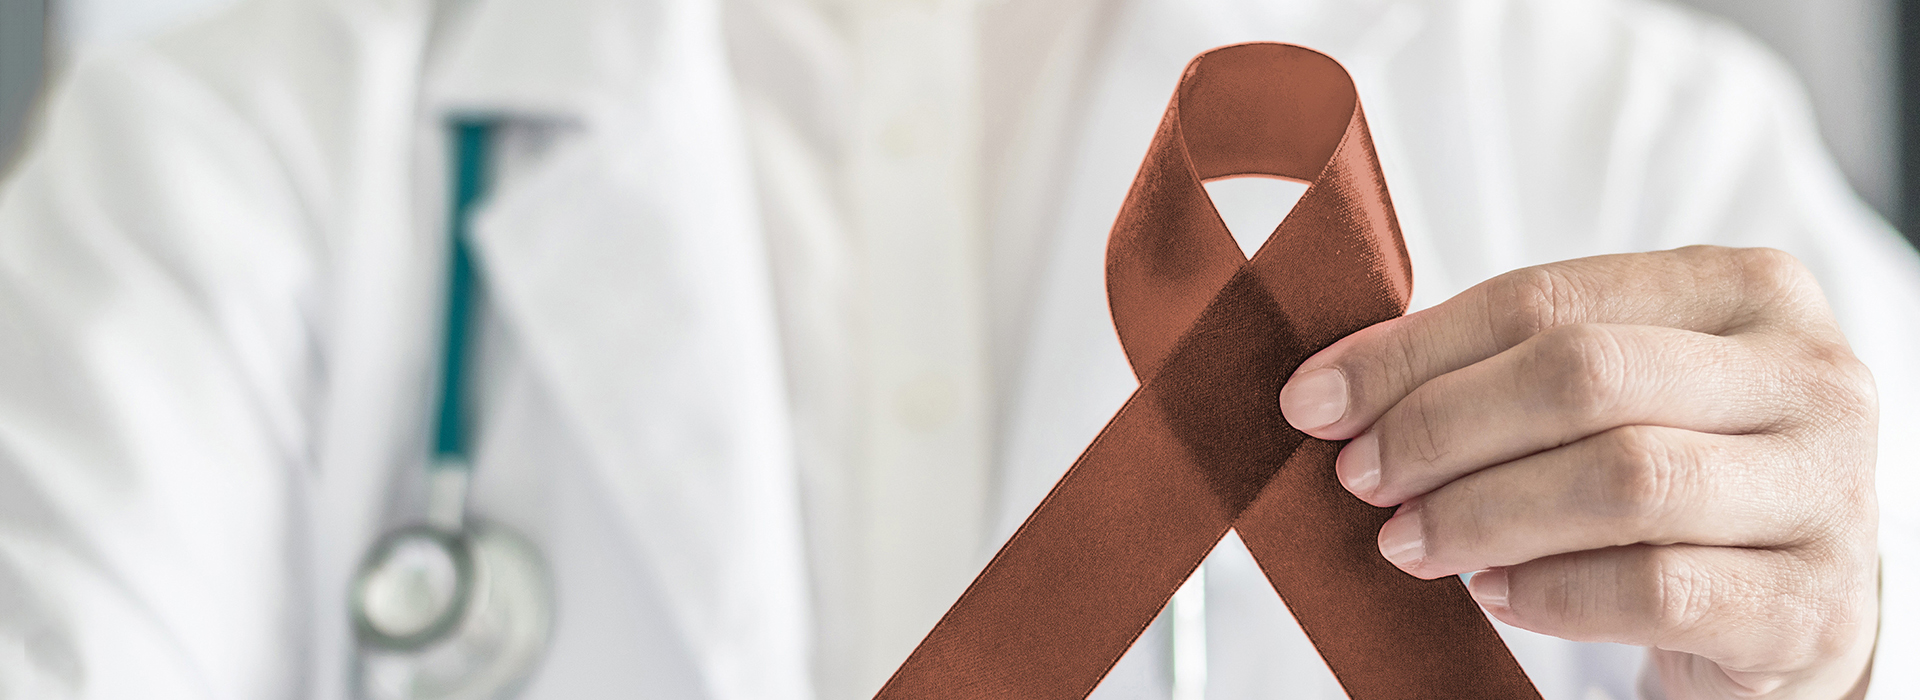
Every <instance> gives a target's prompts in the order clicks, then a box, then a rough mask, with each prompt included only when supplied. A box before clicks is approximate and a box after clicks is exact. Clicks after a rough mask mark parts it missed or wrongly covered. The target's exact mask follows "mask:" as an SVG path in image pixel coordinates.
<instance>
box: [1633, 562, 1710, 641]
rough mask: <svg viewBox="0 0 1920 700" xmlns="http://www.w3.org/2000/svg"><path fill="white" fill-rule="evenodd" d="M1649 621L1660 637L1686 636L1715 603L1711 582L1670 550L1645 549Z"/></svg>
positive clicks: (1700, 622) (1697, 568)
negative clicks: (1646, 551)
mask: <svg viewBox="0 0 1920 700" xmlns="http://www.w3.org/2000/svg"><path fill="white" fill-rule="evenodd" d="M1648 552H1649V555H1648V557H1647V564H1648V566H1647V572H1648V578H1649V580H1648V582H1647V585H1648V588H1649V590H1650V591H1651V593H1650V595H1649V597H1648V610H1647V611H1646V612H1647V615H1648V618H1649V619H1650V620H1651V621H1652V623H1653V625H1654V628H1655V629H1656V630H1658V634H1659V635H1660V636H1661V637H1673V636H1680V635H1687V634H1689V633H1691V632H1692V631H1693V630H1695V629H1697V628H1699V627H1700V625H1701V624H1702V622H1703V621H1705V620H1706V619H1707V616H1708V613H1709V611H1711V610H1712V609H1713V606H1714V604H1715V599H1714V597H1715V591H1714V587H1713V580H1712V578H1711V577H1709V576H1707V575H1706V574H1705V573H1704V572H1703V571H1701V569H1700V568H1699V567H1698V566H1696V565H1694V563H1693V562H1692V561H1690V560H1689V559H1688V558H1687V557H1685V556H1682V555H1680V554H1679V553H1678V552H1677V551H1676V550H1673V549H1670V548H1654V549H1650V550H1648Z"/></svg>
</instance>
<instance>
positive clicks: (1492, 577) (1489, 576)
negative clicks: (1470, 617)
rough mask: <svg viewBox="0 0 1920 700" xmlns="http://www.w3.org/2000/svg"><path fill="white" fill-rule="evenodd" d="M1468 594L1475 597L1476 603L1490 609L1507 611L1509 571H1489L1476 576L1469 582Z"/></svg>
mask: <svg viewBox="0 0 1920 700" xmlns="http://www.w3.org/2000/svg"><path fill="white" fill-rule="evenodd" d="M1467 593H1470V594H1472V595H1473V599H1474V601H1475V602H1478V603H1479V604H1480V605H1481V606H1482V607H1485V608H1489V609H1499V610H1506V609H1507V570H1506V569H1487V570H1486V571H1482V572H1480V573H1477V574H1474V575H1473V578H1472V579H1471V580H1469V581H1467Z"/></svg>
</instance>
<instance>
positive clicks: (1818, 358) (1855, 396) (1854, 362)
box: [1807, 342, 1880, 418]
mask: <svg viewBox="0 0 1920 700" xmlns="http://www.w3.org/2000/svg"><path fill="white" fill-rule="evenodd" d="M1807 355H1808V360H1809V363H1810V364H1812V365H1813V367H1814V370H1815V371H1814V372H1811V373H1810V375H1811V376H1814V377H1817V378H1818V384H1817V388H1816V389H1815V390H1816V391H1817V392H1819V393H1820V394H1821V395H1822V396H1823V398H1825V399H1826V401H1827V402H1828V403H1831V404H1833V405H1834V407H1835V408H1836V409H1839V410H1840V411H1842V412H1843V413H1845V414H1849V415H1854V416H1857V417H1863V418H1870V417H1872V416H1873V415H1874V414H1875V413H1877V412H1878V408H1879V401H1880V399H1879V390H1878V389H1877V388H1876V387H1875V385H1874V380H1873V370H1872V369H1870V368H1868V367H1867V363H1865V362H1861V361H1860V358H1859V357H1858V356H1856V355H1854V354H1853V350H1852V349H1850V348H1848V347H1847V346H1846V344H1845V343H1841V342H1820V343H1815V344H1814V345H1813V347H1811V348H1809V349H1808V351H1807Z"/></svg>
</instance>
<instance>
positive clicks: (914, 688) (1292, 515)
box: [878, 43, 1539, 700]
mask: <svg viewBox="0 0 1920 700" xmlns="http://www.w3.org/2000/svg"><path fill="white" fill-rule="evenodd" d="M1239 175H1261V176H1271V177H1286V178H1294V179H1301V180H1309V181H1310V184H1309V186H1308V188H1307V191H1306V193H1305V194H1303V195H1302V196H1301V198H1300V201H1299V202H1298V203H1296V204H1295V206H1294V209H1293V211H1292V212H1291V213H1289V214H1288V216H1287V218H1286V219H1285V220H1284V221H1282V222H1281V223H1280V225H1279V226H1278V227H1277V228H1276V229H1275V231H1274V233H1273V234H1272V235H1271V236H1270V237H1269V238H1268V239H1267V242H1266V243H1265V244H1264V245H1263V246H1262V247H1261V249H1260V250H1259V251H1258V252H1256V253H1255V254H1254V256H1253V258H1252V259H1251V260H1249V259H1248V258H1247V257H1246V256H1245V255H1243V254H1242V253H1241V252H1240V249H1239V246H1238V245H1237V244H1235V243H1234V241H1233V237H1232V235H1231V234H1230V233H1228V231H1227V229H1226V226H1225V224H1224V223H1222V222H1221V220H1220V217H1219V215H1218V214H1217V213H1216V212H1215V211H1214V209H1213V206H1212V203H1211V201H1210V200H1209V199H1208V198H1207V194H1206V190H1205V189H1204V188H1203V187H1202V185H1201V183H1202V182H1203V181H1205V180H1206V179H1210V178H1216V177H1230V176H1239ZM1411 289H1412V278H1411V273H1410V268H1409V267H1408V264H1407V259H1406V249H1405V246H1404V245H1403V244H1402V243H1401V240H1400V233H1399V229H1398V224H1397V223H1396V222H1395V220H1394V217H1393V209H1392V203H1391V202H1390V200H1389V199H1388V197H1387V191H1386V187H1385V184H1384V179H1383V178H1382V177H1381V174H1380V169H1379V165H1378V161H1377V160H1376V158H1375V156H1374V152H1373V144H1372V141H1371V139H1370V137H1369V136H1368V134H1367V129H1366V120H1365V117H1364V116H1363V115H1362V114H1361V110H1360V106H1359V100H1358V97H1357V96H1356V92H1355V90H1354V88H1353V83H1352V81H1351V79H1350V78H1348V76H1347V74H1346V72H1345V70H1343V69H1342V68H1340V65H1339V64H1338V63H1336V62H1335V61H1334V60H1333V59H1331V58H1328V57H1327V56H1325V55H1322V54H1319V53H1317V52H1314V51H1311V50H1308V49H1304V48H1300V47H1297V46H1289V45H1285V44H1270V43H1260V44H1240V45H1235V46H1228V47H1223V48H1219V49H1215V50H1212V51H1209V52H1207V53H1204V54H1201V55H1200V56H1199V57H1197V58H1195V59H1194V60H1193V62H1192V63H1191V64H1189V65H1188V68H1187V71H1186V74H1185V75H1184V76H1183V77H1182V78H1181V83H1180V87H1179V88H1178V90H1176V92H1175V94H1174V98H1173V100H1172V102H1171V103H1170V104H1169V105H1168V107H1167V113H1166V116H1165V117H1164V118H1163V119H1162V121H1161V125H1160V129H1159V131H1158V132H1157V133H1156V134H1155V136H1154V140H1153V143H1152V144H1151V145H1150V146H1149V148H1148V152H1147V157H1146V160H1145V162H1143V163H1142V165H1141V168H1140V173H1139V175H1138V176H1137V177H1136V179H1135V181H1134V186H1133V189H1132V191H1131V192H1129V194H1128V196H1127V200H1126V203H1125V204H1124V205H1123V206H1122V208H1121V211H1120V214H1119V216H1118V217H1117V219H1116V221H1115V223H1114V228H1113V231H1112V233H1111V234H1110V237H1109V239H1108V248H1107V294H1108V304H1109V306H1110V308H1111V310H1112V313H1113V321H1114V327H1115V329H1116V331H1117V332H1118V334H1119V336H1120V341H1121V344H1122V346H1123V347H1124V349H1125V350H1126V353H1127V358H1128V361H1129V362H1130V363H1132V365H1133V369H1134V373H1135V376H1137V377H1139V379H1140V381H1141V386H1140V389H1139V390H1138V391H1136V392H1135V393H1134V395H1133V396H1132V397H1131V398H1129V399H1128V401H1127V403H1126V405H1125V406H1123V407H1121V409H1120V411H1119V413H1117V414H1116V415H1115V416H1114V418H1113V420H1112V421H1111V422H1109V423H1108V424H1107V426H1106V428H1105V429H1103V430H1102V431H1101V432H1100V435H1099V436H1098V437H1096V438H1094V441H1093V443H1092V444H1091V445H1089V446H1088V447H1087V450H1086V452H1084V453H1082V454H1081V456H1080V459H1079V460H1077V461H1076V462H1075V463H1074V465H1073V467H1072V468H1071V469H1069V470H1068V471H1067V474H1066V476H1064V477H1062V478H1061V480H1060V483H1059V484H1057V485H1056V486H1055V487H1054V489H1053V491H1052V492H1051V493H1049V494H1048V495H1047V498H1046V499H1045V500H1044V501H1042V502H1041V504H1040V506H1039V507H1038V508H1036V509H1035V510H1034V512H1033V514H1032V515H1031V516H1029V518H1028V519H1027V521H1026V523H1025V524H1023V525H1022V526H1021V527H1020V529H1019V531H1017V532H1015V533H1014V535H1013V537H1012V538H1011V539H1009V540H1008V542H1007V544H1006V545H1005V546H1004V547H1002V548H1001V550H1000V552H999V554H998V555H996V556H995V557H994V559H993V561H992V562H991V563H989V564H988V565H987V568H986V569H985V570H984V571H982V572H981V573H980V576H979V577H978V578H976V579H975V580H974V582H973V585H972V586H971V587H969V588H968V589H967V591H966V593H965V594H963V595H962V596H961V598H960V600H959V602H957V603H955V604H954V606H953V608H952V609H951V610H949V611H948V612H947V615H946V616H945V617H944V618H942V619H941V620H940V623H939V624H938V625H936V626H935V627H934V629H933V631H932V632H931V633H929V634H928V635H927V638H926V640H925V641H923V642H922V643H921V645H920V647H919V648H917V649H915V650H914V652H913V654H912V655H911V656H910V657H908V659H907V661H906V663H904V664H903V665H902V666H901V667H900V670H899V671H898V672H896V673H895V674H894V676H893V678H892V679H891V680H890V681H889V682H888V683H887V685H886V687H884V688H882V689H881V691H880V693H879V695H878V698H880V699H883V700H906V699H920V698H1021V699H1033V700H1055V699H1057V700H1072V699H1075V698H1084V697H1086V695H1087V694H1088V693H1090V692H1092V691H1093V688H1094V686H1095V685H1097V684H1098V683H1099V681H1100V679H1101V677H1102V676H1104V675H1105V674H1106V672H1107V670H1108V669H1110V668H1112V666H1113V664H1114V663H1115V662H1117V661H1118V660H1119V658H1120V655H1121V654H1122V653H1124V652H1125V651H1126V649H1127V647H1128V646H1130V645H1131V644H1132V643H1133V641H1134V639H1136V638H1137V637H1138V636H1139V635H1140V633H1141V632H1142V631H1143V630H1144V629H1145V628H1146V626H1147V625H1148V624H1149V623H1150V622H1152V620H1153V618H1154V616H1155V615H1156V614H1157V613H1158V612H1159V610H1160V609H1161V608H1162V607H1164V606H1165V605H1166V602H1167V600H1168V599H1169V598H1171V597H1172V595H1173V592H1174V591H1175V590H1176V589H1177V588H1179V586H1180V584H1181V583H1182V582H1184V581H1185V580H1186V578H1187V577H1188V576H1189V575H1190V574H1191V573H1192V572H1193V570H1194V568H1195V567H1197V566H1198V565H1199V564H1200V562H1201V560H1202V559H1204V558H1205V557H1206V555H1207V553H1208V552H1210V551H1211V550H1212V549H1213V546H1214V545H1215V544H1217V543H1218V542H1219V541H1220V539H1221V538H1222V537H1223V536H1225V534H1226V532H1227V530H1228V529H1229V528H1233V529H1237V530H1238V531H1239V532H1240V535H1241V538H1242V539H1243V540H1244V541H1245V542H1246V544H1247V547H1248V549H1249V550H1250V551H1251V552H1252V553H1253V555H1254V558H1255V560H1256V561H1258V562H1259V564H1260V567H1261V570H1262V571H1263V572H1264V573H1265V574H1266V575H1267V578H1268V580H1269V581H1270V582H1271V583H1272V584H1273V586H1274V589H1275V590H1276V591H1277V592H1278V593H1279V594H1280V595H1281V597H1282V598H1284V599H1285V600H1286V602H1287V604H1288V608H1289V610H1291V611H1292V612H1293V614H1294V617H1295V619H1296V620H1298V621H1299V622H1300V626H1301V629H1302V630H1304V631H1305V632H1306V633H1307V635H1308V637H1309V638H1310V639H1311V640H1312V641H1313V643H1314V646H1315V648H1316V649H1317V650H1319V652H1320V654H1321V656H1322V658H1324V659H1326V661H1327V664H1328V666H1329V667H1330V668H1331V669H1332V670H1333V672H1334V675H1335V676H1336V677H1338V678H1339V680H1340V682H1341V684H1342V686H1343V687H1344V688H1345V689H1346V690H1347V693H1348V695H1349V696H1350V697H1353V698H1356V699H1358V700H1415V699H1425V698H1467V697H1472V698H1489V699H1513V700H1522V699H1530V700H1537V699H1538V697H1539V695H1538V693H1537V692H1536V691H1535V690H1534V688H1533V686H1532V684H1531V683H1530V682H1529V681H1528V680H1527V678H1526V675H1525V673H1523V672H1522V671H1521V670H1520V668H1519V666H1518V665H1517V664H1515V663H1514V661H1513V657H1512V655H1511V654H1510V653H1508V651H1507V649H1506V647H1505V646H1504V645H1503V644H1502V643H1501V642H1500V639H1499V637H1498V636H1497V635H1495V634H1494V632H1493V629H1492V627H1491V626H1490V625H1489V624H1488V622H1487V620H1486V618H1485V616H1483V615H1482V614H1481V613H1480V611H1479V608H1478V607H1477V606H1476V605H1475V604H1474V603H1473V601H1472V599H1471V598H1469V597H1468V596H1467V594H1466V590H1465V587H1464V586H1463V585H1461V583H1460V581H1459V580H1458V579H1454V578H1446V579H1441V580H1438V581H1420V580H1418V579H1415V578H1413V577H1410V576H1408V575H1406V574H1404V573H1402V572H1400V571H1398V570H1397V569H1394V568H1393V567H1392V565H1390V564H1388V563H1387V562H1386V561H1385V560H1384V559H1382V558H1381V557H1380V555H1379V553H1378V552H1377V551H1376V550H1375V547H1374V536H1375V534H1376V533H1377V532H1378V530H1379V528H1380V525H1381V524H1382V523H1384V522H1385V520H1386V518H1387V516H1388V515H1390V512H1389V511H1387V510H1385V509H1379V508H1373V507H1371V506H1369V505H1367V504H1365V503H1363V502H1361V501H1359V500H1357V499H1355V498H1353V497H1352V496H1351V495H1348V494H1347V493H1346V491H1345V490H1344V489H1342V488H1341V487H1340V485H1339V484H1338V482H1337V481H1336V480H1335V478H1334V475H1333V460H1334V457H1335V455H1336V453H1337V452H1338V445H1335V444H1333V443H1328V442H1324V441H1321V440H1316V439H1313V438H1310V437H1307V436H1306V435H1304V434H1301V433H1300V432H1299V431H1296V430H1294V429H1293V428H1292V427H1290V426H1288V425H1287V424H1286V422H1285V420H1284V419H1282V418H1281V416H1280V412H1279V407H1278V395H1279V390H1280V386H1281V384H1282V383H1283V382H1285V381H1286V378H1287V377H1288V376H1290V375H1291V374H1292V373H1293V371H1294V369H1295V368H1296V367H1298V366H1299V364H1300V363H1301V362H1302V361H1304V360H1305V359H1306V358H1307V357H1308V356H1310V355H1311V354H1312V353H1313V352H1315V351H1317V350H1318V349H1320V348H1322V347H1325V346H1326V345H1328V344H1330V343H1332V342H1333V341H1334V340H1337V339H1339V338H1340V337H1342V336H1344V335H1346V334H1348V333H1352V332H1354V331H1356V330H1359V329H1361V328H1364V327H1366V326H1368V325H1371V324H1373V323H1377V322H1380V321H1383V320H1386V319H1389V318H1392V317H1394V316H1397V315H1399V314H1401V313H1402V312H1403V311H1404V310H1405V307H1406V302H1407V298H1408V295H1409V293H1410V291H1411Z"/></svg>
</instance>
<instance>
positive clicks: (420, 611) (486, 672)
mask: <svg viewBox="0 0 1920 700" xmlns="http://www.w3.org/2000/svg"><path fill="white" fill-rule="evenodd" d="M545 572H546V567H545V566H544V564H543V562H542V561H541V560H540V557H539V554H537V553H536V550H535V549H534V548H533V546H532V545H531V544H529V543H528V542H527V541H526V540H524V539H522V538H520V537H519V536H518V535H515V534H513V533H512V532H510V531H508V530H506V529H504V528H500V527H498V526H492V525H487V524H483V523H470V524H469V525H468V526H467V527H465V528H462V529H461V530H445V529H440V528H436V527H434V526H430V525H416V526H412V527H407V528H402V529H399V530H395V531H393V532H390V533H388V534H387V535H386V536H385V537H383V538H381V540H380V541H379V542H378V543H377V544H375V545H374V548H373V550H372V551H370V552H369V553H368V555H367V559H366V562H365V563H364V564H363V565H362V566H361V568H360V573H359V575H358V576H356V577H355V579H354V581H353V590H352V597H353V610H354V616H353V617H354V620H353V622H354V633H355V636H356V637H358V640H359V643H360V649H361V654H360V676H361V688H362V690H363V692H364V694H365V696H366V697H367V698H369V700H492V699H494V698H501V697H506V696H508V695H509V694H510V693H511V692H512V691H513V690H515V689H516V688H517V687H518V685H519V684H520V682H521V681H522V680H524V679H525V678H526V677H527V676H528V675H529V674H530V673H531V672H532V669H533V666H534V664H536V663H537V662H538V661H539V660H540V656H541V654H542V652H543V651H544V650H545V649H546V646H547V638H548V636H549V634H550V633H551V632H552V627H553V597H552V591H551V587H550V584H549V582H548V581H547V577H546V573H545Z"/></svg>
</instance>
